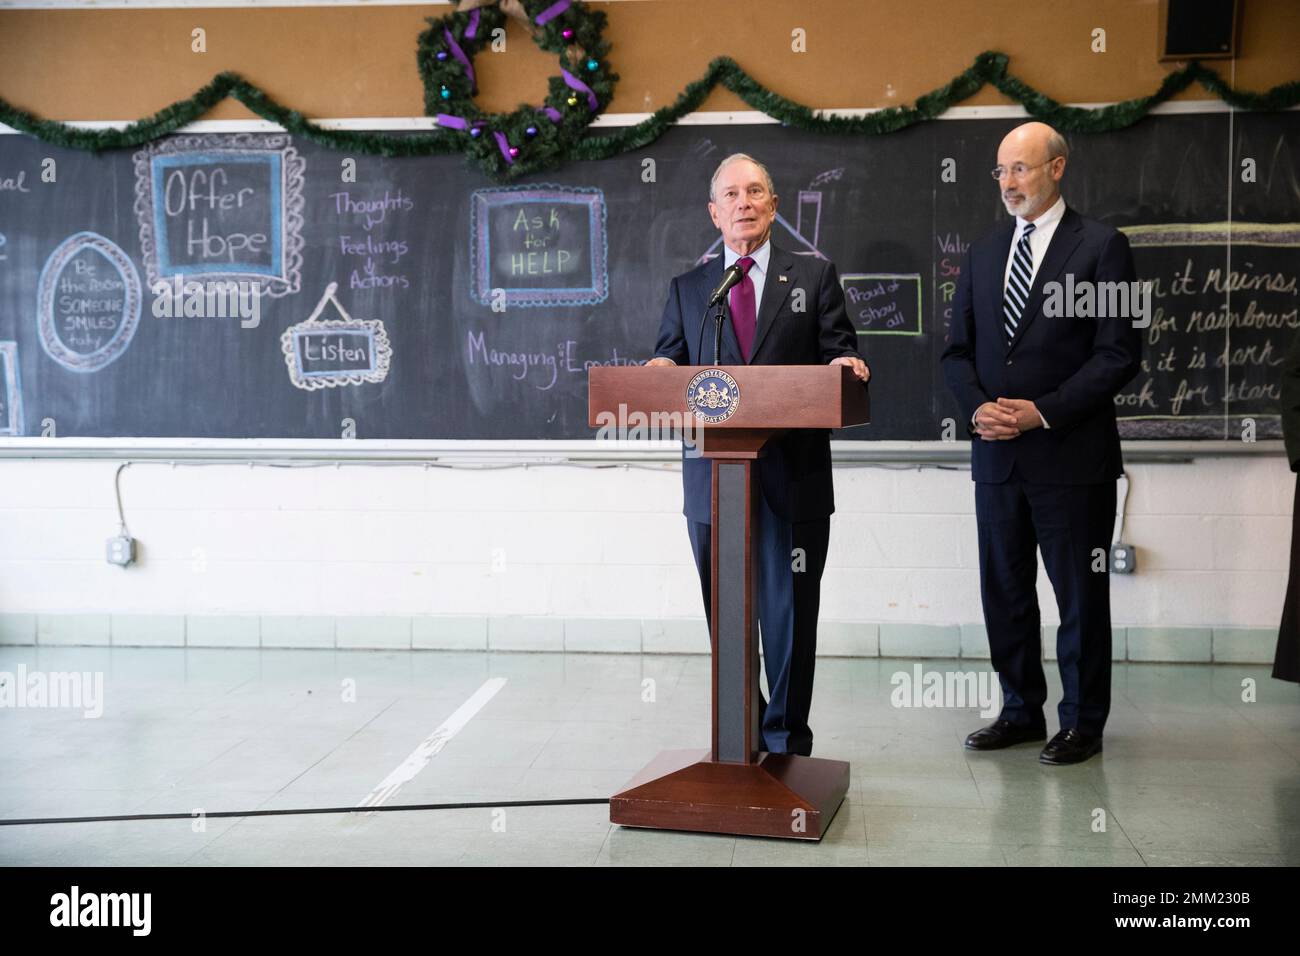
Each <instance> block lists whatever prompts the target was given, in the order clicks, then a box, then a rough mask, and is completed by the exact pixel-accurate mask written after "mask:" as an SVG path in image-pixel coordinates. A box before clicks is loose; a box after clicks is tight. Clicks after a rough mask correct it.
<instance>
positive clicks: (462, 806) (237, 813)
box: [0, 797, 609, 827]
mask: <svg viewBox="0 0 1300 956" xmlns="http://www.w3.org/2000/svg"><path fill="white" fill-rule="evenodd" d="M602 803H609V798H608V797H591V798H584V799H575V800H506V801H496V802H493V803H405V804H402V803H399V804H395V805H393V806H378V807H303V808H300V809H288V810H219V811H215V812H213V813H128V814H122V815H119V816H98V817H45V818H32V819H29V820H0V827H20V826H31V825H33V824H41V823H117V822H120V821H131V820H196V819H198V818H199V817H202V818H203V819H205V820H208V819H214V818H218V817H279V816H296V815H299V814H305V813H391V812H394V811H399V810H403V811H404V810H495V809H497V808H499V807H580V806H598V805H600V804H602Z"/></svg>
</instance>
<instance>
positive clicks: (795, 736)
mask: <svg viewBox="0 0 1300 956" xmlns="http://www.w3.org/2000/svg"><path fill="white" fill-rule="evenodd" d="M776 206H777V196H776V192H775V190H774V188H773V185H772V177H771V176H770V175H769V174H768V172H767V169H766V168H764V167H763V166H762V165H761V164H760V163H758V162H757V161H755V160H754V159H753V158H752V157H749V156H746V155H745V154H743V153H736V154H733V155H731V156H728V157H727V158H726V159H724V160H723V161H722V162H721V163H720V164H719V165H718V168H717V170H716V171H715V172H714V174H713V179H712V181H711V182H710V184H709V215H710V216H711V217H712V219H713V224H714V225H715V226H717V227H718V229H719V230H720V231H721V233H722V242H723V250H724V251H723V254H722V255H720V256H717V257H716V258H714V259H711V260H710V261H708V262H706V263H704V264H703V265H700V266H697V267H696V268H695V269H692V270H691V271H690V272H687V273H685V274H683V275H679V276H677V277H676V278H675V279H673V280H672V283H671V285H670V286H669V290H668V301H667V304H666V305H665V306H664V312H663V319H662V321H661V323H660V326H659V341H658V344H657V345H656V347H655V357H654V358H652V359H651V360H650V361H649V363H648V364H649V365H673V364H676V365H706V364H707V365H712V364H714V361H713V358H714V355H713V349H714V338H715V332H714V327H713V322H712V321H709V322H708V328H705V327H704V324H705V319H706V315H705V313H706V312H708V311H709V310H708V308H707V306H708V302H709V298H710V296H711V294H712V293H713V291H714V289H716V288H717V287H718V284H719V283H720V282H721V280H722V276H723V272H724V270H725V269H728V268H730V267H731V266H732V265H733V264H734V263H739V265H740V268H741V270H742V271H743V273H744V278H742V279H741V280H740V281H739V282H738V283H737V284H736V285H735V286H733V287H732V289H731V290H730V292H729V293H728V295H727V299H726V300H725V301H727V304H728V306H729V309H728V312H729V318H728V320H727V321H724V323H723V330H722V332H723V334H722V350H721V352H720V353H719V357H718V362H717V364H719V365H821V364H826V363H830V364H834V365H847V366H849V367H850V368H852V369H853V371H854V373H855V374H856V375H857V376H858V378H860V379H861V380H862V381H864V382H865V381H866V380H867V378H868V377H869V375H870V370H869V369H868V368H867V365H866V363H865V362H863V360H862V358H861V357H860V356H859V355H858V352H857V333H856V332H855V330H854V328H853V325H852V323H851V322H850V321H849V318H848V315H847V314H846V312H845V310H844V293H843V290H841V288H840V283H839V276H838V274H837V273H836V270H835V266H834V265H832V264H831V263H830V262H828V261H826V260H824V259H818V258H812V257H806V256H795V255H792V254H791V253H789V252H788V251H786V250H785V249H782V248H781V247H779V246H777V245H774V244H773V243H772V241H771V233H772V223H773V222H774V221H775V220H776ZM757 471H758V481H757V482H756V486H757V488H758V489H759V491H760V494H759V499H760V500H759V504H758V536H759V543H758V548H757V552H758V553H757V556H756V561H757V564H758V595H757V604H758V617H759V629H760V633H761V635H762V641H763V657H764V661H765V669H766V672H767V686H768V694H769V697H770V700H766V701H765V700H763V698H762V696H761V695H760V698H759V700H760V704H759V706H760V720H759V723H760V727H761V730H762V741H761V743H760V749H762V750H766V751H768V752H769V753H792V754H802V755H804V756H810V755H811V754H812V730H811V729H810V728H809V727H808V712H809V708H810V707H811V705H812V688H813V665H814V660H815V654H816V650H817V612H818V607H819V604H820V600H821V576H822V570H823V568H824V567H825V565H826V550H827V546H828V544H829V540H830V515H831V512H832V511H834V510H835V502H834V494H833V489H832V485H831V449H830V432H828V431H825V430H810V429H804V430H797V431H791V432H788V433H787V434H785V435H783V436H781V437H779V438H775V439H773V440H772V441H771V442H769V443H768V445H767V448H766V452H765V454H764V455H763V457H761V458H759V459H758V469H757ZM711 474H712V471H711V464H710V462H709V461H708V460H707V459H705V458H698V457H691V456H689V455H683V459H682V486H683V490H684V497H685V507H684V509H683V510H684V512H685V514H686V520H687V528H688V530H689V533H690V540H691V548H692V550H693V551H694V553H695V564H696V567H697V568H698V569H699V573H700V587H701V589H702V591H703V593H704V608H705V614H706V615H708V616H709V617H710V620H711V619H712V614H711V608H710V606H709V598H710V592H711V580H712V578H711V574H710V557H711V555H710V536H711V531H712V529H711V527H710V520H711V502H712V486H711Z"/></svg>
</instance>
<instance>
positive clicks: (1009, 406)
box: [975, 398, 1043, 441]
mask: <svg viewBox="0 0 1300 956" xmlns="http://www.w3.org/2000/svg"><path fill="white" fill-rule="evenodd" d="M1042 424H1043V418H1042V416H1041V415H1039V414H1038V407H1037V406H1036V405H1035V404H1034V403H1033V402H1031V401H1030V400H1029V399H1027V398H999V399H998V400H997V401H996V402H985V403H984V404H983V405H981V406H980V407H979V408H977V409H976V410H975V434H977V435H979V436H980V438H983V439H984V440H985V441H1006V440H1007V439H1008V438H1019V437H1020V433H1021V432H1027V431H1029V430H1030V429H1031V428H1039V427H1041V426H1042Z"/></svg>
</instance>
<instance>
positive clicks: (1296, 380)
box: [1282, 332, 1300, 472]
mask: <svg viewBox="0 0 1300 956" xmlns="http://www.w3.org/2000/svg"><path fill="white" fill-rule="evenodd" d="M1282 439H1283V441H1284V442H1285V444H1286V460H1287V461H1289V462H1290V463H1291V470H1292V471H1295V472H1300V332H1297V333H1296V334H1295V338H1293V339H1292V340H1291V347H1290V348H1288V349H1287V351H1286V357H1285V358H1284V359H1283V361H1282Z"/></svg>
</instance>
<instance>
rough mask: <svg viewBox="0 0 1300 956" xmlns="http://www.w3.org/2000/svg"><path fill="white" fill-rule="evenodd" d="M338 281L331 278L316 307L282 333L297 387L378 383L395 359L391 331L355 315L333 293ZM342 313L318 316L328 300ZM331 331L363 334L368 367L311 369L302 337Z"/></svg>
mask: <svg viewBox="0 0 1300 956" xmlns="http://www.w3.org/2000/svg"><path fill="white" fill-rule="evenodd" d="M337 289H338V283H336V282H331V283H330V284H329V286H328V287H327V288H326V289H325V294H324V295H322V296H321V298H320V301H319V302H317V303H316V308H315V309H314V310H313V311H312V314H311V315H310V316H308V317H307V319H306V321H303V322H299V323H297V324H296V325H291V326H289V327H288V328H287V329H285V330H284V332H282V333H281V335H280V351H281V352H282V353H284V364H285V365H287V366H288V367H289V381H290V383H292V384H293V386H294V387H295V388H301V389H306V390H307V391H316V390H317V389H321V388H338V387H340V386H342V385H364V384H366V383H367V382H369V383H372V384H378V383H380V382H382V381H383V380H384V379H386V378H387V377H388V369H389V367H390V366H391V365H392V361H393V347H392V344H391V343H390V342H389V341H388V332H387V330H386V329H385V328H384V323H383V322H382V321H380V320H379V319H354V318H352V316H350V315H349V314H348V312H347V310H346V309H344V308H343V305H342V303H340V302H339V300H338V299H336V298H335V297H334V292H335V291H336V290H337ZM330 302H332V303H333V304H334V308H335V309H337V310H338V312H339V314H340V315H342V316H343V318H342V319H320V318H319V316H320V314H321V312H322V311H323V310H324V308H325V306H326V304H327V303H330ZM329 332H346V333H349V334H353V335H362V336H364V337H365V338H366V344H367V345H368V346H369V348H370V365H369V366H368V367H367V368H365V369H349V370H345V371H340V370H338V369H325V370H322V371H319V372H308V371H306V370H305V368H304V365H303V356H302V348H301V344H302V339H303V337H304V336H306V335H313V334H316V335H319V334H322V333H329Z"/></svg>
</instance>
